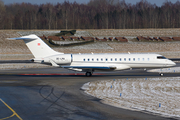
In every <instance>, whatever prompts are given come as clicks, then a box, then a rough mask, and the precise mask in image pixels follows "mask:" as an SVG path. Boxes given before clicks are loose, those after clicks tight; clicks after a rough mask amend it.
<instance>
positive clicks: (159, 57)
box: [157, 56, 167, 59]
mask: <svg viewBox="0 0 180 120" xmlns="http://www.w3.org/2000/svg"><path fill="white" fill-rule="evenodd" d="M157 59H167V58H165V57H164V56H157Z"/></svg>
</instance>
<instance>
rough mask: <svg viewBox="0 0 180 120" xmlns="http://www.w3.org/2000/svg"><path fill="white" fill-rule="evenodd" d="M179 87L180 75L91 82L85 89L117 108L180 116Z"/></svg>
mask: <svg viewBox="0 0 180 120" xmlns="http://www.w3.org/2000/svg"><path fill="white" fill-rule="evenodd" d="M179 86H180V77H172V78H148V79H145V78H130V79H128V80H127V79H118V80H115V81H114V80H104V81H95V82H89V83H87V84H84V85H83V86H82V89H83V90H85V93H87V94H89V95H92V96H95V97H97V98H100V99H102V100H103V102H104V103H106V104H110V105H113V106H116V107H121V108H126V109H133V110H146V111H149V112H153V113H158V114H161V115H164V116H174V117H180V107H179V106H180V100H179V99H180V87H179ZM120 94H121V96H120ZM159 104H161V107H159Z"/></svg>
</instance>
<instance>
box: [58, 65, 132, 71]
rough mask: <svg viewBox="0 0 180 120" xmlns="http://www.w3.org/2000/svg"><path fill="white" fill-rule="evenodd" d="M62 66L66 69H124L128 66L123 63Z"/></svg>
mask: <svg viewBox="0 0 180 120" xmlns="http://www.w3.org/2000/svg"><path fill="white" fill-rule="evenodd" d="M61 67H62V68H67V69H93V70H111V71H112V70H125V69H129V68H130V67H129V66H127V65H123V64H118V65H107V66H71V65H70V66H61Z"/></svg>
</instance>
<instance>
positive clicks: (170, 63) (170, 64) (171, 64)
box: [168, 61, 176, 67]
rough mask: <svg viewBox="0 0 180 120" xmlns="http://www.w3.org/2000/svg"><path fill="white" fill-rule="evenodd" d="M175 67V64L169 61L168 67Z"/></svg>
mask: <svg viewBox="0 0 180 120" xmlns="http://www.w3.org/2000/svg"><path fill="white" fill-rule="evenodd" d="M175 65H176V63H175V62H173V61H169V63H168V66H170V67H171V66H175Z"/></svg>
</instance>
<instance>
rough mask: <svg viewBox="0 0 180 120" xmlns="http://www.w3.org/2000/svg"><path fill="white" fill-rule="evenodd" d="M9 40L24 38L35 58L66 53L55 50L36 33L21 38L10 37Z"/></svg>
mask: <svg viewBox="0 0 180 120" xmlns="http://www.w3.org/2000/svg"><path fill="white" fill-rule="evenodd" d="M8 39H9V40H23V41H24V42H25V43H26V45H27V47H28V48H29V50H30V51H31V53H32V54H33V55H34V57H35V58H44V57H47V56H52V55H56V54H64V53H60V52H56V51H54V50H53V49H52V48H50V47H49V46H48V45H47V44H46V43H44V41H42V40H41V39H40V38H39V37H38V36H36V35H28V36H22V37H20V38H8Z"/></svg>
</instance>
